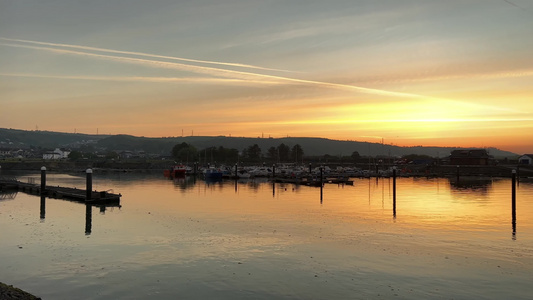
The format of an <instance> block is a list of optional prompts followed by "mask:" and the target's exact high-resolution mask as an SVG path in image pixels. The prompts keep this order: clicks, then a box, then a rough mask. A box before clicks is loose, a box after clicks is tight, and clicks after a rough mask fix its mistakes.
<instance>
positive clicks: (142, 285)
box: [0, 173, 533, 299]
mask: <svg viewBox="0 0 533 300" xmlns="http://www.w3.org/2000/svg"><path fill="white" fill-rule="evenodd" d="M28 177H31V178H35V181H36V182H39V174H25V175H21V176H19V179H20V180H24V181H25V180H27V179H26V178H28ZM93 178H94V183H93V187H94V188H95V189H97V190H108V189H113V190H114V192H116V193H119V192H120V193H121V194H122V195H123V197H122V201H121V205H122V207H121V208H119V207H108V208H106V209H105V211H104V210H101V209H100V208H98V207H89V209H88V210H87V209H86V206H85V205H84V204H80V203H76V202H70V201H65V200H58V199H50V198H46V199H45V200H44V201H41V198H40V197H39V196H34V195H28V194H24V193H20V192H19V193H17V194H3V195H1V197H0V240H1V243H0V281H3V282H6V283H8V284H13V285H15V286H17V287H20V288H22V289H25V290H27V291H29V292H31V293H33V294H36V295H38V296H40V297H43V299H143V298H157V299H178V298H179V299H379V298H383V299H390V298H394V299H531V295H533V284H532V283H533V183H532V182H529V183H528V182H525V181H522V182H520V184H519V186H518V188H517V212H516V226H513V225H512V218H511V216H512V214H511V182H510V179H490V178H486V179H480V178H475V179H472V178H470V179H468V178H461V179H460V180H459V182H457V180H456V179H455V178H454V179H444V178H440V179H413V178H399V179H398V180H397V201H396V216H395V217H394V216H393V199H392V179H388V178H385V179H379V180H376V179H375V178H373V179H354V186H339V185H326V186H325V187H324V189H323V191H322V199H321V193H320V188H316V187H305V186H294V185H290V184H287V185H284V184H275V185H273V184H272V183H269V182H266V181H258V180H256V181H242V182H240V181H239V182H237V183H235V182H234V181H224V182H217V183H206V182H205V181H203V180H194V179H192V178H187V179H181V180H175V181H172V180H168V179H165V178H164V177H162V176H161V175H160V174H134V173H124V174H113V175H104V174H99V173H95V174H94V175H93ZM48 184H51V185H61V186H69V187H78V188H85V178H84V177H83V175H80V176H77V175H64V174H48ZM87 213H89V216H87ZM86 231H87V233H86Z"/></svg>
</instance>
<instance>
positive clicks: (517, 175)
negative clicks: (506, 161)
mask: <svg viewBox="0 0 533 300" xmlns="http://www.w3.org/2000/svg"><path fill="white" fill-rule="evenodd" d="M516 185H520V165H517V166H516Z"/></svg>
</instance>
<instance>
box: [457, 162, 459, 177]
mask: <svg viewBox="0 0 533 300" xmlns="http://www.w3.org/2000/svg"><path fill="white" fill-rule="evenodd" d="M457 181H459V165H457Z"/></svg>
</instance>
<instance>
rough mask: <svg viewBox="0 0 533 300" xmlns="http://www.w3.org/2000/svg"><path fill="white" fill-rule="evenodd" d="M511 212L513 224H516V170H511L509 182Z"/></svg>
mask: <svg viewBox="0 0 533 300" xmlns="http://www.w3.org/2000/svg"><path fill="white" fill-rule="evenodd" d="M511 185H512V187H511V210H512V215H513V223H515V222H516V170H513V175H512V180H511Z"/></svg>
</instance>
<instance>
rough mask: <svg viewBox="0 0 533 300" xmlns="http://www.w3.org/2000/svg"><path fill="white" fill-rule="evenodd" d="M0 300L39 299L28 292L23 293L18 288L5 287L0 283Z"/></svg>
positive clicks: (5, 285)
mask: <svg viewBox="0 0 533 300" xmlns="http://www.w3.org/2000/svg"><path fill="white" fill-rule="evenodd" d="M0 299H2V300H12V299H13V300H14V299H17V300H40V299H41V298H39V297H36V296H34V295H32V294H30V293H28V292H25V291H23V290H21V289H19V288H16V287H14V286H12V285H7V284H5V283H2V282H0Z"/></svg>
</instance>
